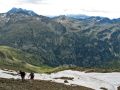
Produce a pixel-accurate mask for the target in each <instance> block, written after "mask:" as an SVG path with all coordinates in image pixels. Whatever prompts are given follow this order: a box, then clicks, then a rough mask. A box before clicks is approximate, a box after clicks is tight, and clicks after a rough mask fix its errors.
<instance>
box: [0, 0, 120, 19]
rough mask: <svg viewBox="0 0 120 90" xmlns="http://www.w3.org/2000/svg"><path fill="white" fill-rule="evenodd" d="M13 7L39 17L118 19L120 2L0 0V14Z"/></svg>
mask: <svg viewBox="0 0 120 90" xmlns="http://www.w3.org/2000/svg"><path fill="white" fill-rule="evenodd" d="M13 7H17V8H23V9H28V10H33V11H34V12H36V13H38V14H40V15H45V16H46V15H63V14H65V15H66V14H86V15H90V16H105V17H109V18H119V17H120V0H0V13H4V12H7V11H8V10H10V9H11V8H13Z"/></svg>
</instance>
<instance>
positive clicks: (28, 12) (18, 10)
mask: <svg viewBox="0 0 120 90" xmlns="http://www.w3.org/2000/svg"><path fill="white" fill-rule="evenodd" d="M7 14H25V15H29V16H37V14H36V13H35V12H33V11H31V10H26V9H22V8H12V9H11V10H9V11H8V12H7Z"/></svg>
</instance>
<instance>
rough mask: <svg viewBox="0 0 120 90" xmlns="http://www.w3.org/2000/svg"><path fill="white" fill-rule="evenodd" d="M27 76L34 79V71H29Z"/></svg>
mask: <svg viewBox="0 0 120 90" xmlns="http://www.w3.org/2000/svg"><path fill="white" fill-rule="evenodd" d="M29 77H30V79H31V80H33V79H34V73H33V72H31V73H30V74H29Z"/></svg>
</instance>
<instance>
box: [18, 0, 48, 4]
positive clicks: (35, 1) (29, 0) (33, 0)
mask: <svg viewBox="0 0 120 90" xmlns="http://www.w3.org/2000/svg"><path fill="white" fill-rule="evenodd" d="M44 1H46V0H20V2H22V3H33V4H40V3H42V4H46V3H44Z"/></svg>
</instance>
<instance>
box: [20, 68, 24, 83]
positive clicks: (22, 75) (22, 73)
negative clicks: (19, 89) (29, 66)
mask: <svg viewBox="0 0 120 90" xmlns="http://www.w3.org/2000/svg"><path fill="white" fill-rule="evenodd" d="M19 74H20V76H21V79H22V81H23V80H24V79H25V72H23V71H21V70H20V71H19Z"/></svg>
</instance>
